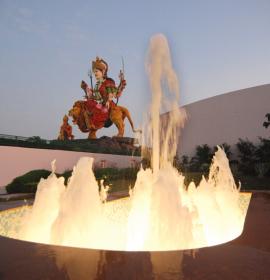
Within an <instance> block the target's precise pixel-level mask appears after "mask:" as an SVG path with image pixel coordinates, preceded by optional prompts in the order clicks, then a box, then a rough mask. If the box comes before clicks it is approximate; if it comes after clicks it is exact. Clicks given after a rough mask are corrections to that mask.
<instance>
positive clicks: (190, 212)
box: [0, 35, 250, 251]
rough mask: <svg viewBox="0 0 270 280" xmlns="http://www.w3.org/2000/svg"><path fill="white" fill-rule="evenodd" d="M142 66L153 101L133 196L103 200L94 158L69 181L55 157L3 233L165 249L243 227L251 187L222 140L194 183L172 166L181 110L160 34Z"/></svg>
mask: <svg viewBox="0 0 270 280" xmlns="http://www.w3.org/2000/svg"><path fill="white" fill-rule="evenodd" d="M146 68H147V73H148V75H149V80H150V86H151V91H152V105H151V110H150V116H148V122H147V123H146V126H145V127H144V133H143V136H144V138H143V141H144V145H148V146H151V147H152V149H151V150H152V160H151V162H152V168H151V169H150V168H149V169H146V170H144V169H142V168H141V170H140V171H139V172H138V175H137V181H136V183H135V186H134V189H132V190H130V196H129V197H128V198H125V199H120V200H116V201H112V202H107V201H106V197H107V190H108V189H107V188H106V187H105V186H102V187H101V192H100V193H99V188H98V183H97V182H96V179H95V177H94V174H93V172H92V165H93V159H91V158H87V157H84V158H81V159H80V160H79V161H78V163H77V165H76V166H75V167H74V169H73V173H72V176H71V178H70V179H69V182H68V186H67V187H65V185H64V179H63V178H61V177H60V178H57V176H56V175H55V171H56V163H55V162H53V163H52V174H51V175H50V176H49V178H48V179H46V180H44V179H43V180H41V181H40V183H39V185H38V190H37V193H36V198H35V202H34V204H33V207H22V208H20V209H17V210H16V213H15V214H14V213H13V219H12V222H8V223H5V227H4V228H2V229H0V230H1V231H0V233H1V234H2V235H5V236H9V237H12V238H16V239H20V240H27V241H33V242H38V243H44V244H52V245H61V246H72V247H83V248H91V249H102V250H118V251H168V250H183V249H194V248H201V247H207V246H213V245H216V244H220V243H224V242H228V241H230V240H232V239H234V238H236V237H238V236H239V235H240V234H241V232H242V230H243V226H244V221H245V216H246V212H247V207H248V204H249V200H250V195H249V194H245V195H244V194H240V188H238V187H237V186H236V184H235V182H234V179H233V176H232V173H231V171H230V168H229V163H228V159H227V157H226V155H225V153H224V151H223V150H222V149H221V148H220V147H218V150H217V152H216V153H215V155H214V157H213V161H212V165H211V167H210V171H209V176H208V179H206V178H202V180H201V182H200V184H199V185H198V186H197V187H196V186H195V185H194V183H190V185H189V186H185V184H184V176H183V175H182V174H180V173H179V172H178V171H177V170H176V169H175V168H174V167H173V166H172V160H173V157H174V156H175V154H176V149H177V144H178V143H177V140H178V139H179V132H180V128H181V127H182V126H183V125H184V122H185V120H186V114H185V111H183V110H180V109H179V84H178V80H177V76H176V74H175V72H174V70H173V68H172V63H171V57H170V50H169V46H168V43H167V40H166V38H165V37H164V36H163V35H156V36H154V37H153V38H152V39H151V41H150V47H149V52H148V59H147V62H146ZM165 112H167V113H166V114H165V115H164V116H165V117H164V118H160V114H161V113H165ZM3 215H5V214H2V217H4V216H3ZM8 215H9V214H8ZM4 220H5V218H4ZM15 221H16V222H15Z"/></svg>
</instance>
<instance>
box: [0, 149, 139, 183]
mask: <svg viewBox="0 0 270 280" xmlns="http://www.w3.org/2000/svg"><path fill="white" fill-rule="evenodd" d="M83 156H88V157H93V158H94V165H95V166H101V165H104V161H105V167H117V168H124V167H131V166H132V165H133V164H134V161H136V162H137V163H139V162H140V160H141V158H140V157H132V156H123V155H111V154H93V153H85V152H73V151H59V150H46V149H32V148H21V147H8V146H0V187H1V186H5V185H7V184H8V183H10V182H11V181H12V179H14V178H15V177H18V176H20V175H23V174H25V173H26V172H28V171H31V170H34V169H47V170H51V162H52V161H53V160H54V159H56V167H57V170H56V172H58V173H62V172H63V171H65V170H71V169H72V168H73V166H74V165H75V164H76V163H77V161H78V159H79V158H80V157H83Z"/></svg>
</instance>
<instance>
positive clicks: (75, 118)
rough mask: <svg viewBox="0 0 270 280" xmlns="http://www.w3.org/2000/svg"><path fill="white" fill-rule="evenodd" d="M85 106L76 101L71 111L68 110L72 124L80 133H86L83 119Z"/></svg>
mask: <svg viewBox="0 0 270 280" xmlns="http://www.w3.org/2000/svg"><path fill="white" fill-rule="evenodd" d="M84 111H85V105H84V101H80V100H79V101H76V102H75V103H74V104H73V107H72V109H70V110H69V112H68V115H69V116H70V117H72V122H73V124H77V125H78V127H79V129H80V130H81V131H82V132H88V131H89V130H88V129H87V127H86V124H85V119H84V114H83V113H84Z"/></svg>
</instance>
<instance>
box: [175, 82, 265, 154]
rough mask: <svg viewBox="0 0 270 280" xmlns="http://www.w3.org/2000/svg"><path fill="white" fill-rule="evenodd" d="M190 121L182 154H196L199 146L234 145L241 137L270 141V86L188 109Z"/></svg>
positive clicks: (186, 128) (181, 150)
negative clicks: (267, 125)
mask: <svg viewBox="0 0 270 280" xmlns="http://www.w3.org/2000/svg"><path fill="white" fill-rule="evenodd" d="M184 108H185V109H186V112H187V116H188V120H187V122H186V124H185V127H184V129H183V130H182V131H181V137H180V144H179V149H178V151H179V154H180V156H181V155H189V156H191V155H194V153H195V148H196V146H197V145H203V144H208V145H209V146H210V147H213V146H216V145H220V144H222V143H224V142H226V143H228V144H230V145H232V151H233V150H234V151H235V146H234V145H235V144H236V143H237V142H238V139H239V138H242V139H246V138H248V139H249V140H250V141H252V142H253V143H256V142H257V143H258V142H259V137H263V138H269V136H270V128H268V129H265V128H264V127H263V122H264V121H266V118H265V114H266V113H270V85H262V86H257V87H252V88H248V89H243V90H238V91H234V92H230V93H227V94H222V95H218V96H214V97H211V98H208V99H205V100H202V101H198V102H195V103H192V104H189V105H187V106H184Z"/></svg>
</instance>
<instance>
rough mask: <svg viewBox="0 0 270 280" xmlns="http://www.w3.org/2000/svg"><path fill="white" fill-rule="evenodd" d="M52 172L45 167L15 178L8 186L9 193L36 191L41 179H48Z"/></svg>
mask: <svg viewBox="0 0 270 280" xmlns="http://www.w3.org/2000/svg"><path fill="white" fill-rule="evenodd" d="M50 174H51V172H50V171H48V170H44V169H38V170H32V171H30V172H27V173H26V174H24V175H22V176H19V177H16V178H15V179H13V181H12V182H11V183H10V184H8V185H7V186H6V191H7V193H35V192H36V190H37V184H38V183H39V181H40V179H41V178H45V179H46V178H47V177H48V176H49V175H50Z"/></svg>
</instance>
